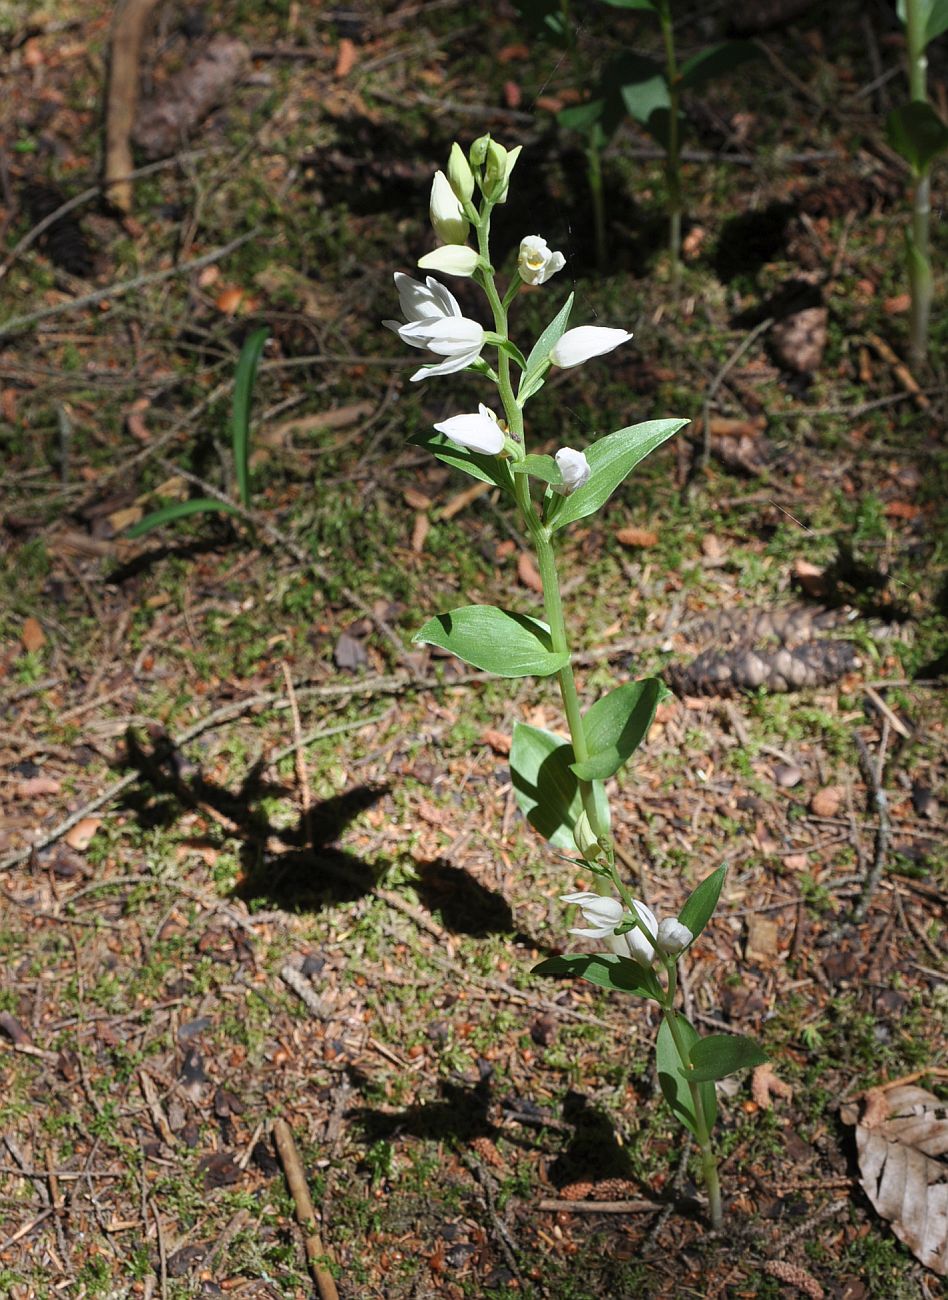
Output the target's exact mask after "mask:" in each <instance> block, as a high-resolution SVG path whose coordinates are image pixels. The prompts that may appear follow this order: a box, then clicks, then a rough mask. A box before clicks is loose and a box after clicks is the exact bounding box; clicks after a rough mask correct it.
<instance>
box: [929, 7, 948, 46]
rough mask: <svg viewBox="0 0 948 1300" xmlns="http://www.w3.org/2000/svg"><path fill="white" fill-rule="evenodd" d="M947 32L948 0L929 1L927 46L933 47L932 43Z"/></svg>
mask: <svg viewBox="0 0 948 1300" xmlns="http://www.w3.org/2000/svg"><path fill="white" fill-rule="evenodd" d="M945 31H948V0H929V9H928V19H927V21H926V23H925V44H926V45H931V43H932V41H933V40H935V39H936V37H938V36H941V34H942V32H945Z"/></svg>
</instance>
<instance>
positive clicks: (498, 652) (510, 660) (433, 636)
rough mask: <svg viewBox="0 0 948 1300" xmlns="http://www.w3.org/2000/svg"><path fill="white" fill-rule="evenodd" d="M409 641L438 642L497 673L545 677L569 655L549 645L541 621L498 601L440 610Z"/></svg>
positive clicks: (461, 656) (471, 661)
mask: <svg viewBox="0 0 948 1300" xmlns="http://www.w3.org/2000/svg"><path fill="white" fill-rule="evenodd" d="M412 641H415V642H422V643H423V644H425V645H437V646H441V648H442V649H443V650H450V651H451V653H452V654H455V655H457V657H458V658H459V659H463V660H464V662H465V663H466V664H472V665H473V666H474V667H475V668H480V669H482V670H483V671H484V672H486V673H496V674H497V676H498V677H530V676H534V677H549V676H550V675H551V674H552V673H558V672H559V670H560V669H561V668H562V667H563V666H564V665H565V664H566V663H567V662H568V660H569V653H568V651H565V650H560V651H557V650H554V649H553V643H552V641H551V640H550V629H549V628H548V627H547V625H546V624H545V623H541V622H540V620H539V619H537V618H530V616H529V615H528V614H514V613H512V612H511V611H510V610H506V609H498V608H497V606H496V605H464V606H462V607H461V608H460V609H452V610H451V611H450V612H449V613H447V614H439V615H438V616H437V617H436V618H432V619H429V621H428V622H427V623H426V624H425V625H424V627H423V628H421V630H420V631H418V632H416V633H415V635H414V636H413V637H412Z"/></svg>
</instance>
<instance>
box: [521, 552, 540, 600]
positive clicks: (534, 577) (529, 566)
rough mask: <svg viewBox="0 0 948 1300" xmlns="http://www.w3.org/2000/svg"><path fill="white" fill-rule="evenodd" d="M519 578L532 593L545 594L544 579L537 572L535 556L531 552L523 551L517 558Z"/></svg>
mask: <svg viewBox="0 0 948 1300" xmlns="http://www.w3.org/2000/svg"><path fill="white" fill-rule="evenodd" d="M517 577H518V578H519V579H520V581H521V582H522V583H523V585H524V586H525V587H529V588H530V590H531V591H536V592H539V593H540V594H541V595H542V593H543V579H542V578H541V577H540V575H539V573H538V572H537V566H536V565H535V564H534V562H533V556H532V555H531V554H530V552H529V551H521V552H520V554H519V555H518V556H517Z"/></svg>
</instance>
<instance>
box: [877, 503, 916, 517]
mask: <svg viewBox="0 0 948 1300" xmlns="http://www.w3.org/2000/svg"><path fill="white" fill-rule="evenodd" d="M921 512H922V508H921V506H917V505H915V504H914V503H913V502H911V501H887V502H886V504H885V506H884V508H883V511H882V513H883V514H884V515H885V517H886V519H915V518H916V517H917V516H918V515H920V514H921Z"/></svg>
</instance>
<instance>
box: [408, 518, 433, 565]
mask: <svg viewBox="0 0 948 1300" xmlns="http://www.w3.org/2000/svg"><path fill="white" fill-rule="evenodd" d="M430 527H431V520H430V519H429V518H428V516H427V515H426V514H425V512H424V510H419V511H418V512H417V514H416V515H415V523H414V526H413V528H412V530H411V549H412V550H413V551H414V552H415V554H416V555H420V554H421V552H422V551H423V550H424V546H425V538H426V537H427V536H428V529H429V528H430Z"/></svg>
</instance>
